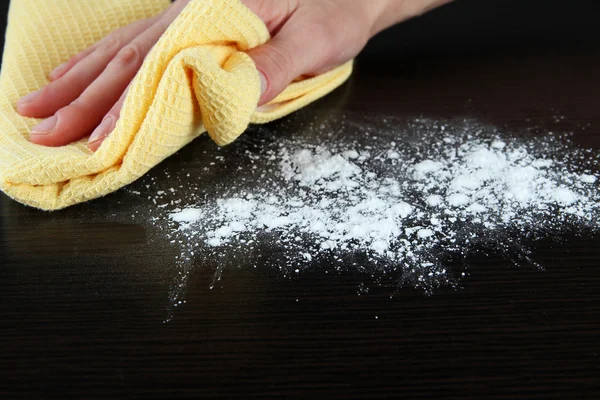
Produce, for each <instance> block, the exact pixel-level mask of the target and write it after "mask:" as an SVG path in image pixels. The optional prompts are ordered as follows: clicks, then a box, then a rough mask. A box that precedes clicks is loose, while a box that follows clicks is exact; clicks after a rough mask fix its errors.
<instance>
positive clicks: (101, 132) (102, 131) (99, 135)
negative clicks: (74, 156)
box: [88, 116, 115, 144]
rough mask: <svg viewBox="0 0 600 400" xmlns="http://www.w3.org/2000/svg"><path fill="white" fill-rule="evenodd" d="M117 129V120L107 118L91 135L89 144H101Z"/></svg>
mask: <svg viewBox="0 0 600 400" xmlns="http://www.w3.org/2000/svg"><path fill="white" fill-rule="evenodd" d="M114 129H115V118H114V117H112V116H111V117H106V118H104V120H103V121H102V122H101V123H100V125H98V127H97V128H96V129H94V132H92V134H91V135H90V138H89V139H88V143H90V144H91V143H96V142H101V141H103V140H104V139H106V137H107V136H108V135H110V133H111V132H112V131H113V130H114Z"/></svg>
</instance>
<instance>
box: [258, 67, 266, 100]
mask: <svg viewBox="0 0 600 400" xmlns="http://www.w3.org/2000/svg"><path fill="white" fill-rule="evenodd" d="M258 76H260V94H261V95H262V94H264V93H265V92H266V91H267V78H266V77H265V75H264V74H263V73H262V72H260V71H258Z"/></svg>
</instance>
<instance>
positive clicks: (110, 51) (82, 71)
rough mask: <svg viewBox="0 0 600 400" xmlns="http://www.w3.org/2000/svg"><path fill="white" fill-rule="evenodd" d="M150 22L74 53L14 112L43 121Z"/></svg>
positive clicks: (78, 94) (71, 98)
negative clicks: (46, 83) (50, 78)
mask: <svg viewBox="0 0 600 400" xmlns="http://www.w3.org/2000/svg"><path fill="white" fill-rule="evenodd" d="M151 23H152V21H151V20H142V21H138V22H136V23H134V24H132V25H129V26H127V27H125V28H122V29H120V30H118V31H115V32H114V33H113V34H111V35H109V36H108V37H106V38H105V39H103V40H102V41H100V42H98V43H97V44H95V45H94V46H92V47H90V48H89V49H87V50H85V51H83V52H81V53H79V54H77V55H76V56H75V57H73V58H72V59H71V60H69V61H68V62H67V63H65V64H63V65H62V66H59V67H58V68H56V69H55V70H54V71H53V72H52V73H50V76H51V77H52V78H53V79H54V80H53V82H51V83H50V84H49V85H47V86H46V87H44V88H43V89H41V90H40V91H38V92H34V93H30V94H29V95H27V96H25V97H23V98H22V99H21V100H19V102H18V103H17V111H18V112H19V113H20V114H21V115H24V116H27V117H32V118H44V117H48V116H51V115H53V114H54V113H55V112H56V111H57V110H59V109H60V108H62V107H65V106H66V105H68V104H70V103H71V102H72V101H74V100H75V99H77V98H78V97H79V96H80V95H81V93H83V91H84V90H85V89H86V88H87V87H88V86H89V85H90V84H91V83H92V82H93V81H94V80H95V79H96V78H97V77H98V76H99V75H100V74H101V73H102V72H103V71H104V69H105V68H106V66H107V65H108V64H109V62H110V61H111V60H112V59H113V58H114V57H115V55H116V54H117V53H118V52H119V50H121V49H122V48H123V47H124V46H125V45H126V44H127V43H129V42H131V41H132V40H134V39H135V38H136V37H137V36H138V35H139V34H140V33H142V32H143V31H144V30H146V29H147V28H148V27H149V26H150V25H149V24H151Z"/></svg>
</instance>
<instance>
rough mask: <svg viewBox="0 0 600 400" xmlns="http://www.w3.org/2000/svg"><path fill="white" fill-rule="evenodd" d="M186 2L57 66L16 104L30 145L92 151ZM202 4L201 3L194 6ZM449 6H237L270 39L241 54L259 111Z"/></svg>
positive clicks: (259, 0) (308, 0) (387, 0)
mask: <svg viewBox="0 0 600 400" xmlns="http://www.w3.org/2000/svg"><path fill="white" fill-rule="evenodd" d="M189 1H191V0H176V1H175V2H174V3H173V4H172V5H171V6H170V7H169V8H168V9H167V10H165V11H164V12H163V13H162V14H160V15H158V16H156V17H153V18H150V19H146V20H141V21H137V22H135V23H133V24H131V25H128V26H126V27H123V28H121V29H118V30H116V31H114V32H113V33H111V34H110V35H108V36H107V37H106V38H104V39H102V40H101V41H100V42H98V43H96V44H95V45H93V46H92V47H90V48H88V49H86V50H85V51H83V52H81V53H79V54H77V55H76V56H75V57H73V58H72V59H71V60H70V61H68V62H67V63H65V64H63V65H61V66H59V67H57V68H56V69H55V70H54V71H53V72H52V73H51V74H50V76H49V78H50V81H51V83H50V84H48V85H47V86H45V87H44V88H42V89H41V90H40V91H38V92H35V93H30V94H29V95H27V96H25V97H23V98H22V99H21V100H19V102H18V104H17V110H18V112H19V113H20V114H21V115H24V116H28V117H35V118H46V117H49V118H48V119H46V120H44V121H42V122H41V123H40V124H39V125H37V126H36V127H34V128H33V129H32V132H31V136H30V140H31V141H32V142H33V143H37V144H40V145H46V146H62V145H65V144H67V143H70V142H73V141H76V140H79V139H81V138H83V137H84V136H86V135H87V134H88V133H90V132H91V131H93V132H92V134H91V135H90V138H89V140H88V146H89V148H90V149H91V150H93V151H96V150H97V149H98V148H99V147H100V144H101V143H102V141H103V140H105V139H106V137H108V135H109V134H110V133H111V132H112V130H113V129H114V127H115V124H116V121H117V119H118V118H119V113H120V111H121V108H122V106H123V102H124V100H125V96H126V93H127V87H128V85H129V84H130V83H131V81H132V79H133V78H134V76H135V74H136V73H137V72H138V70H139V69H140V67H141V65H142V63H143V61H144V58H145V56H146V55H147V54H148V52H149V51H150V49H151V48H152V46H154V44H155V43H156V42H157V41H158V39H159V38H160V36H161V35H162V34H163V33H164V32H165V30H166V29H167V28H168V26H169V25H170V24H171V23H172V22H173V21H174V20H175V19H176V18H177V16H178V15H179V13H180V12H181V11H182V10H183V8H184V7H185V6H186V5H187V4H188V3H189ZM195 1H202V0H195ZM448 1H450V0H376V1H373V2H371V1H365V0H328V1H325V0H242V2H243V3H244V4H245V5H246V6H247V7H248V8H250V10H252V11H253V12H254V13H255V14H256V15H258V16H259V18H261V19H262V20H263V21H264V22H265V24H266V25H267V28H268V29H269V32H270V33H271V35H272V36H273V38H272V39H271V40H270V41H269V42H268V43H266V44H264V45H262V46H260V47H257V48H255V49H252V50H250V51H249V52H248V54H249V55H250V57H251V58H252V59H253V60H254V62H255V64H256V67H257V69H258V71H259V73H260V76H261V84H262V95H261V98H260V101H259V104H258V105H262V104H265V103H268V102H269V101H271V100H272V99H274V98H275V97H276V96H277V95H278V94H279V93H281V92H282V91H283V90H284V89H285V88H286V87H287V86H288V85H289V83H290V82H292V81H293V80H294V79H295V78H297V77H299V76H303V75H305V76H306V75H308V76H310V75H316V74H319V73H322V72H325V71H327V70H329V69H332V68H334V67H336V66H338V65H341V64H343V63H344V62H346V61H348V60H350V59H352V58H353V57H355V56H356V55H357V54H358V53H359V52H360V50H361V49H362V48H363V47H364V45H365V44H366V43H367V41H368V40H369V38H370V37H371V36H373V35H374V34H375V33H377V32H378V31H380V30H382V29H384V28H386V27H387V26H389V25H392V24H394V23H396V22H398V21H401V20H404V19H407V18H410V17H412V16H414V15H417V14H420V13H422V12H424V11H425V10H426V9H428V8H432V7H433V6H436V5H439V4H442V3H445V2H448Z"/></svg>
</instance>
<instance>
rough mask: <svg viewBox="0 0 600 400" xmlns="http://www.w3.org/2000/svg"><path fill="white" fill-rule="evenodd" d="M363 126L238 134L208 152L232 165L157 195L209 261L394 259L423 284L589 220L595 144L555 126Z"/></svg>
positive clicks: (594, 192) (599, 211) (406, 276)
mask: <svg viewBox="0 0 600 400" xmlns="http://www.w3.org/2000/svg"><path fill="white" fill-rule="evenodd" d="M400 128H401V129H404V130H406V129H412V130H414V131H415V132H416V134H415V137H411V136H410V135H405V134H403V133H402V131H401V130H400V131H399V129H400ZM320 129H321V130H323V129H324V128H320ZM364 129H365V131H364V132H361V134H360V136H361V137H363V136H364V137H365V138H367V140H363V141H359V140H357V141H352V140H347V141H340V140H339V138H337V137H335V136H332V137H331V138H329V137H328V136H327V134H326V132H325V133H322V134H320V135H315V136H314V138H313V139H310V140H306V139H304V140H300V139H283V138H282V139H280V140H279V141H277V142H266V141H264V140H263V142H261V143H260V145H259V146H255V147H252V146H248V145H245V144H244V143H245V142H244V140H247V141H251V140H253V139H249V138H248V136H247V135H245V136H244V137H242V139H240V140H239V141H238V142H237V143H236V145H235V146H238V149H240V150H239V151H237V152H235V151H234V153H233V155H229V156H227V157H226V156H222V157H221V158H215V162H216V163H222V164H221V165H226V164H227V163H230V165H239V166H240V167H238V168H237V170H236V172H235V173H234V174H233V175H230V176H229V177H228V178H227V180H226V181H225V182H224V183H223V184H222V185H221V184H217V185H212V186H207V185H206V182H204V181H203V179H202V177H199V178H198V181H197V182H196V184H195V185H194V184H193V183H192V182H190V178H189V176H188V177H186V178H184V179H185V180H186V182H185V185H184V186H185V187H186V191H185V193H182V195H181V198H184V199H187V204H186V205H185V206H184V207H180V208H178V209H173V207H165V209H170V211H169V214H168V217H169V219H170V221H171V224H172V226H173V228H174V229H173V230H172V231H171V235H173V236H174V237H178V238H179V239H178V242H179V243H184V244H185V245H183V246H184V247H185V246H187V247H186V249H184V250H182V251H184V252H188V253H190V252H192V251H193V252H195V254H196V255H197V256H198V255H199V254H200V255H202V257H208V258H211V257H212V258H216V259H218V260H219V262H218V263H217V264H219V265H220V263H226V262H227V260H228V259H229V260H234V261H229V263H230V264H231V263H235V262H241V263H242V264H244V265H245V264H247V263H250V264H252V263H256V262H257V261H256V260H257V258H256V257H259V258H261V260H262V261H261V264H264V262H265V257H271V262H272V263H274V264H277V265H278V266H279V268H281V269H282V271H284V273H286V274H287V273H289V274H292V273H294V274H295V273H297V272H299V271H300V272H301V271H302V270H303V269H304V268H306V267H308V266H310V265H314V264H313V263H315V262H319V260H329V261H328V262H331V263H334V264H335V265H337V266H340V267H343V266H346V267H352V266H354V267H357V268H358V267H360V268H363V267H366V266H368V267H369V268H375V269H378V270H380V271H402V272H401V275H402V278H401V280H402V281H403V282H408V281H410V282H412V283H413V284H414V285H415V286H418V287H423V288H426V289H427V288H430V287H434V286H437V285H439V284H444V283H447V282H450V281H451V280H452V279H451V277H450V276H449V271H448V269H447V267H448V266H447V262H446V260H447V259H448V257H449V255H452V254H460V255H464V254H466V253H468V252H469V251H470V250H471V249H481V248H486V249H490V248H491V249H499V250H500V251H502V252H505V251H506V249H507V247H508V246H510V247H511V248H513V247H517V250H518V246H521V245H520V243H521V242H522V241H523V240H525V239H527V240H535V239H536V238H538V237H545V236H547V235H551V234H555V233H556V232H560V231H562V230H563V229H566V228H569V227H570V228H569V229H578V227H583V226H585V227H586V228H591V229H593V230H597V228H598V222H597V221H600V218H598V217H599V216H600V195H599V191H598V187H597V183H596V182H597V180H596V175H597V170H598V168H597V167H598V160H597V157H595V156H594V155H593V154H590V153H585V152H584V151H582V150H579V149H577V148H574V147H572V146H571V147H569V146H570V145H568V143H567V141H566V138H564V137H563V138H557V137H556V136H551V135H546V136H540V137H537V138H530V139H523V138H515V137H511V136H510V135H506V134H500V133H498V132H497V131H496V130H494V129H493V128H489V127H487V128H486V127H484V128H482V127H481V126H480V125H477V124H473V123H471V122H466V123H457V124H447V125H444V124H441V123H437V122H432V121H415V122H414V123H413V124H412V125H410V126H408V127H407V126H402V127H399V126H391V127H389V128H388V129H387V130H384V131H378V134H377V137H374V136H372V135H370V134H369V131H371V130H372V129H373V128H372V127H369V126H365V128H364ZM332 130H333V129H332ZM279 136H280V135H278V134H277V133H272V132H271V133H270V137H279ZM357 136H358V135H357ZM246 138H248V139H246ZM391 139H393V140H391ZM559 139H560V140H559ZM254 140H258V139H254ZM316 141H318V144H317V143H315V142H316ZM241 149H243V152H242V153H240V152H241V151H242V150H241ZM228 160H229V161H228ZM208 165H211V166H210V167H207V168H214V170H215V171H219V170H218V169H217V168H219V165H216V166H212V164H208ZM217 173H219V172H217ZM190 192H191V193H190ZM171 204H176V203H173V202H172V203H171ZM160 206H161V205H160V204H159V205H158V207H160ZM265 249H272V250H269V251H268V252H267V253H264V251H265ZM523 251H524V252H525V253H527V251H526V250H525V249H524V250H523ZM235 254H239V255H240V257H241V259H240V260H242V261H239V260H238V258H236V256H235ZM263 254H270V256H266V255H263ZM253 257H254V258H253ZM182 258H183V257H182ZM188 258H191V257H188ZM235 260H238V261H235ZM252 260H254V261H252ZM267 261H268V260H267ZM286 271H287V272H286Z"/></svg>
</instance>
